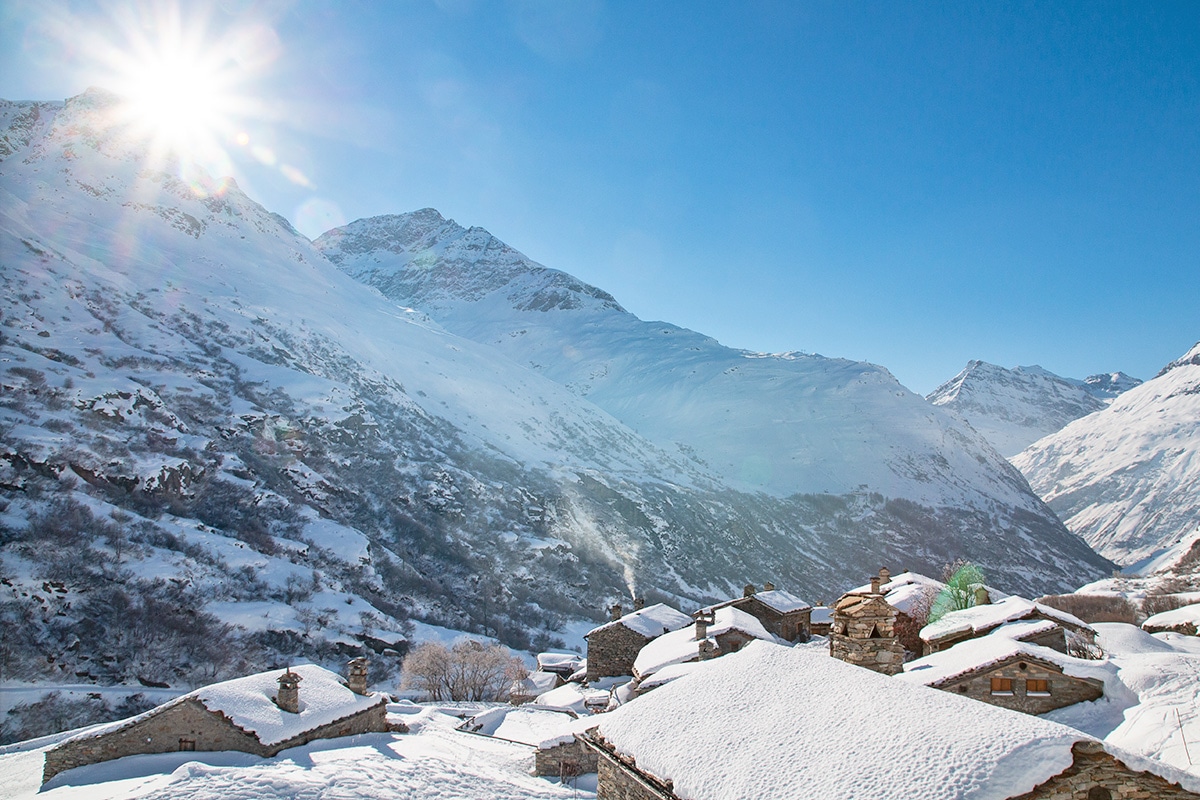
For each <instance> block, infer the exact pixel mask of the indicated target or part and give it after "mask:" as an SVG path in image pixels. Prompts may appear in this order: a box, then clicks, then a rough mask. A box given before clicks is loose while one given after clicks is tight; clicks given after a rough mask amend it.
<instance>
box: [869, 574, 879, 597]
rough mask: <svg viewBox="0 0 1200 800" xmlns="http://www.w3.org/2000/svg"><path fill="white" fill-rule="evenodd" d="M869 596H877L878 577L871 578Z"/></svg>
mask: <svg viewBox="0 0 1200 800" xmlns="http://www.w3.org/2000/svg"><path fill="white" fill-rule="evenodd" d="M871 594H879V576H878V575H872V576H871Z"/></svg>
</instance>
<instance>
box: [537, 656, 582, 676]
mask: <svg viewBox="0 0 1200 800" xmlns="http://www.w3.org/2000/svg"><path fill="white" fill-rule="evenodd" d="M582 663H583V656H581V655H579V654H578V653H538V654H537V665H538V669H539V670H543V671H547V670H552V671H554V672H558V671H564V672H566V671H570V672H574V671H575V670H577V669H579V665H580V664H582Z"/></svg>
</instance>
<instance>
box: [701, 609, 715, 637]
mask: <svg viewBox="0 0 1200 800" xmlns="http://www.w3.org/2000/svg"><path fill="white" fill-rule="evenodd" d="M716 616H717V614H716V612H715V611H697V612H696V641H697V642H703V641H704V640H705V639H707V638H708V626H709V625H712V624H713V620H714V619H716Z"/></svg>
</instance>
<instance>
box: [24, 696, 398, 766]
mask: <svg viewBox="0 0 1200 800" xmlns="http://www.w3.org/2000/svg"><path fill="white" fill-rule="evenodd" d="M386 730H387V706H386V704H385V703H384V702H382V698H381V701H380V703H379V704H378V705H375V706H372V707H370V708H366V709H363V710H362V711H359V712H356V713H354V714H351V715H348V716H346V717H343V718H342V719H339V720H335V721H334V722H331V723H329V724H327V725H322V726H319V727H317V728H313V729H311V730H308V731H305V732H304V733H302V734H300V735H298V736H295V737H293V738H291V739H288V740H286V741H284V742H280V743H278V744H275V745H271V746H265V745H263V744H261V743H260V742H259V741H258V739H257V738H256V737H255V736H253V735H252V734H249V733H247V732H246V731H244V730H242V729H241V728H239V727H237V726H236V725H234V724H233V723H232V722H231V721H230V720H229V718H228V717H226V716H225V715H224V714H220V713H217V712H214V711H209V710H208V709H207V708H205V707H204V705H203V704H202V703H201V702H200V701H199V700H196V699H195V698H187V699H186V700H181V701H179V702H176V703H171V704H168V705H167V706H165V707H163V708H162V710H161V711H157V712H149V713H147V715H146V716H145V717H144V718H143V719H140V720H139V721H137V722H134V723H131V724H128V725H125V726H123V727H121V728H118V729H116V730H112V731H109V732H108V733H103V734H100V735H97V736H90V737H86V738H82V739H77V740H74V741H67V742H63V743H62V744H60V745H58V746H57V747H54V748H52V749H50V750H48V751H46V765H45V767H44V769H43V771H42V781H43V783H44V782H45V781H48V780H50V779H51V778H52V777H54V776H55V775H57V774H58V773H60V772H63V771H64V770H68V769H74V768H75V767H82V766H85V765H87V764H96V763H99V762H101V761H111V760H113V759H115V758H123V757H124V756H131V755H139V754H145V753H172V752H178V751H181V750H196V751H212V750H239V751H241V752H243V753H253V754H254V755H257V756H264V757H266V756H272V755H274V754H275V753H278V752H279V751H280V750H285V749H287V748H289V747H296V746H298V745H302V744H306V743H308V742H311V741H313V740H315V739H331V738H334V737H336V736H350V735H353V734H357V733H370V732H382V731H386Z"/></svg>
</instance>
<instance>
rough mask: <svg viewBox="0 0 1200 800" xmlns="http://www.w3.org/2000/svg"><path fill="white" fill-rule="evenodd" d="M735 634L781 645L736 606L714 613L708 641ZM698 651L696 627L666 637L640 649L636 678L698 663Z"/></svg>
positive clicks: (720, 609) (680, 630)
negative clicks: (686, 663) (687, 663)
mask: <svg viewBox="0 0 1200 800" xmlns="http://www.w3.org/2000/svg"><path fill="white" fill-rule="evenodd" d="M734 630H736V631H740V632H741V633H745V634H747V635H748V636H752V637H754V638H755V639H762V640H765V641H768V642H772V643H776V644H781V643H782V641H781V640H780V639H779V638H777V637H776V636H775V635H774V634H772V633H770V632H768V631H767V629H766V628H764V627H763V624H762V623H761V622H760V621H759V620H758V618H757V617H753V616H751V615H750V614H747V613H746V612H745V611H742V610H741V609H738V608H734V607H733V606H725V607H724V608H718V609H717V610H716V611H715V612H714V616H713V624H712V625H709V626H708V630H707V633H706V637H705V638H707V639H712V640H714V641H715V639H716V637H718V636H720V635H721V634H723V633H728V632H730V631H734ZM699 647H700V640H699V639H697V638H696V626H695V625H689V626H687V627H686V628H680V629H679V630H677V631H672V632H670V633H666V634H663V635H662V636H660V637H658V638H657V639H655V640H654V641H652V642H650V643H648V644H647V645H646V646H645V647H643V648H642V649H641V651H640V652H639V653H638V655H637V658H636V659H635V660H634V662H633V674H634V675H635V676H637V678H638V679H639V680H640V679H642V678H645V677H647V676H649V675H653V674H654V673H655V672H658V671H659V670H660V669H662V668H663V667H666V666H670V665H671V664H682V663H684V662H687V661H693V660H696V659H698V658H699V657H700V651H699ZM718 652H719V651H718Z"/></svg>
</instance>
